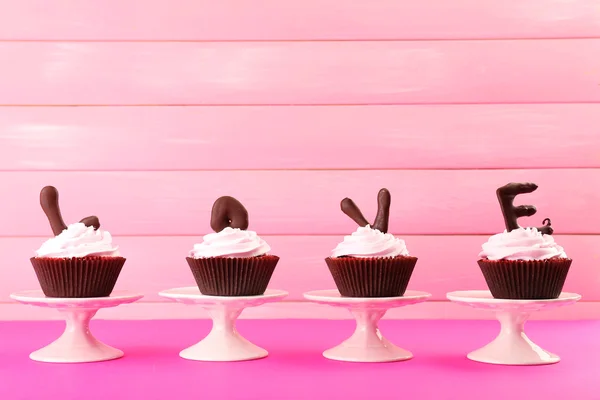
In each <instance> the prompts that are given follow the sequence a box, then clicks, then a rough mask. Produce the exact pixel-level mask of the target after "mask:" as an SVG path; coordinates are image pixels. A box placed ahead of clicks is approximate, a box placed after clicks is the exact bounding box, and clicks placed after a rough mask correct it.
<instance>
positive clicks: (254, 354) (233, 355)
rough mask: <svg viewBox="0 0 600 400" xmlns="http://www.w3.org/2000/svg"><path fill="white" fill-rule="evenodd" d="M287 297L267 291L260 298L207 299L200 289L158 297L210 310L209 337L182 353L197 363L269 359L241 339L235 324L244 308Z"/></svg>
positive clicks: (181, 290) (220, 297) (172, 292)
mask: <svg viewBox="0 0 600 400" xmlns="http://www.w3.org/2000/svg"><path fill="white" fill-rule="evenodd" d="M287 295H288V293H287V292H285V291H283V290H273V289H267V291H266V292H265V293H264V294H262V295H259V296H205V295H203V294H201V293H200V290H199V289H198V287H197V286H190V287H183V288H177V289H169V290H165V291H162V292H160V293H159V296H162V297H166V298H168V299H171V300H175V301H177V302H180V303H184V304H197V305H200V306H202V307H203V308H205V309H206V310H208V313H209V315H210V317H211V319H212V321H213V326H212V329H211V331H210V333H209V334H208V335H207V336H206V337H205V338H204V339H202V340H201V341H200V342H198V343H196V344H195V345H193V346H191V347H188V348H187V349H185V350H182V351H181V352H180V353H179V355H180V356H181V357H182V358H185V359H188V360H194V361H246V360H255V359H259V358H264V357H266V356H267V355H268V354H269V352H268V351H267V350H265V349H263V348H260V347H258V346H257V345H255V344H253V343H251V342H250V341H248V340H247V339H246V338H244V337H243V336H242V335H240V334H239V332H238V331H237V329H236V327H235V323H236V321H237V318H238V317H239V316H240V314H241V313H242V311H243V310H244V309H245V308H247V307H256V306H260V305H262V304H265V303H271V302H275V301H280V300H282V299H283V298H284V297H286V296H287Z"/></svg>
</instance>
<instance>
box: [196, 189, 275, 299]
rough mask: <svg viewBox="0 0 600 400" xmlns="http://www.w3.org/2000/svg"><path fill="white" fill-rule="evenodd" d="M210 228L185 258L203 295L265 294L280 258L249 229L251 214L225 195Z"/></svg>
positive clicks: (216, 204) (218, 205)
mask: <svg viewBox="0 0 600 400" xmlns="http://www.w3.org/2000/svg"><path fill="white" fill-rule="evenodd" d="M210 226H211V228H212V229H213V230H214V231H215V233H210V234H208V235H206V236H204V238H203V240H202V242H201V243H199V244H196V245H194V248H193V250H192V251H191V252H190V254H189V256H188V257H187V258H186V259H187V262H188V264H189V266H190V269H191V270H192V274H193V275H194V279H195V280H196V283H197V284H198V288H199V289H200V292H201V293H202V294H204V295H208V296H259V295H262V294H264V292H265V290H267V286H268V285H269V281H270V280H271V276H273V272H274V271H275V267H276V266H277V262H278V261H279V257H277V256H274V255H270V254H268V253H269V252H270V251H271V247H270V246H269V245H268V244H267V242H265V241H264V240H263V239H261V238H260V237H259V236H258V235H257V234H256V232H253V231H249V230H247V229H248V211H246V209H245V208H244V206H243V205H242V204H241V203H240V202H239V201H238V200H236V199H234V198H233V197H229V196H223V197H220V198H218V199H217V201H215V203H214V205H213V208H212V215H211V223H210Z"/></svg>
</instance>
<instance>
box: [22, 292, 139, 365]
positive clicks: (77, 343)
mask: <svg viewBox="0 0 600 400" xmlns="http://www.w3.org/2000/svg"><path fill="white" fill-rule="evenodd" d="M10 297H11V298H12V299H13V300H16V301H18V302H20V303H23V304H28V305H32V306H38V307H47V308H55V309H57V310H58V311H60V313H61V314H63V315H64V316H65V319H66V322H67V326H66V328H65V331H64V332H63V334H62V335H61V336H60V337H59V338H58V339H56V340H55V341H54V342H52V343H50V344H49V345H48V346H46V347H44V348H42V349H40V350H37V351H34V352H33V353H31V354H30V355H29V357H30V358H31V359H32V360H35V361H42V362H50V363H85V362H94V361H107V360H113V359H115V358H120V357H123V352H122V351H121V350H119V349H115V348H113V347H110V346H107V345H105V344H104V343H102V342H100V341H99V340H98V339H96V338H95V337H94V335H92V332H91V331H90V320H91V319H92V317H93V316H94V315H95V314H96V312H98V310H99V309H101V308H107V307H116V306H118V305H121V304H127V303H133V302H134V301H137V300H139V299H141V298H142V297H144V295H142V294H137V293H131V292H126V291H114V292H113V293H112V294H111V295H110V296H109V297H90V298H57V297H46V296H45V295H44V293H43V292H42V291H41V290H28V291H23V292H17V293H13V294H11V295H10Z"/></svg>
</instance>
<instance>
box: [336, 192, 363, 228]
mask: <svg viewBox="0 0 600 400" xmlns="http://www.w3.org/2000/svg"><path fill="white" fill-rule="evenodd" d="M340 206H341V208H342V211H343V212H344V214H346V215H347V216H349V217H350V218H351V219H352V221H354V222H356V223H357V224H358V226H367V225H369V221H367V219H366V218H365V216H364V215H362V212H360V209H359V208H358V206H357V205H356V204H355V203H354V202H353V201H352V199H349V198H347V197H346V198H345V199H344V200H342V202H341V203H340Z"/></svg>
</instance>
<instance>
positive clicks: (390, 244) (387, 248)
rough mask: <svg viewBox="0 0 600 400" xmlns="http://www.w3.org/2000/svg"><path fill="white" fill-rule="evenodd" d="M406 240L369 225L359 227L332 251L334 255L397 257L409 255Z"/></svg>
mask: <svg viewBox="0 0 600 400" xmlns="http://www.w3.org/2000/svg"><path fill="white" fill-rule="evenodd" d="M408 255H409V254H408V250H407V249H406V243H404V240H402V239H398V238H396V237H394V235H392V234H391V233H383V232H381V231H379V230H377V229H372V228H371V227H370V226H369V225H367V226H364V227H359V228H358V229H357V230H356V231H355V232H353V233H352V235H350V236H345V237H344V240H343V241H342V242H341V243H340V244H338V245H337V246H336V248H335V249H333V251H332V252H331V256H332V257H342V256H350V257H363V258H366V257H396V256H408Z"/></svg>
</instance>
